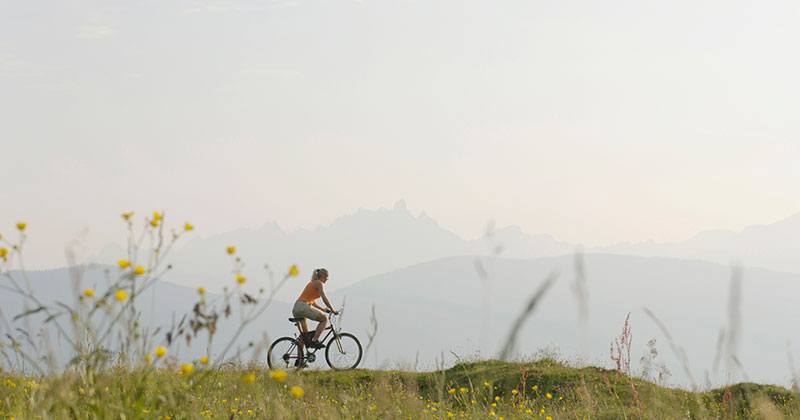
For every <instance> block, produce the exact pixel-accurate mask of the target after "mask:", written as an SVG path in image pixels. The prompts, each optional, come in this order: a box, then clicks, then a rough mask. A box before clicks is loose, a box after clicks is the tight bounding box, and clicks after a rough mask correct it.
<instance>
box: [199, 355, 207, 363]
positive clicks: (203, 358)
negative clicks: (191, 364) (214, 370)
mask: <svg viewBox="0 0 800 420" xmlns="http://www.w3.org/2000/svg"><path fill="white" fill-rule="evenodd" d="M200 364H203V365H207V364H208V356H202V357H200Z"/></svg>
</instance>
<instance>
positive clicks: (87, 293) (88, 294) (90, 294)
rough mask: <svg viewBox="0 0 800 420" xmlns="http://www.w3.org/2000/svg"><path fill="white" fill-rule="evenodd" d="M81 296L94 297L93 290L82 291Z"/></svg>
mask: <svg viewBox="0 0 800 420" xmlns="http://www.w3.org/2000/svg"><path fill="white" fill-rule="evenodd" d="M83 295H84V296H86V297H92V296H94V289H83Z"/></svg>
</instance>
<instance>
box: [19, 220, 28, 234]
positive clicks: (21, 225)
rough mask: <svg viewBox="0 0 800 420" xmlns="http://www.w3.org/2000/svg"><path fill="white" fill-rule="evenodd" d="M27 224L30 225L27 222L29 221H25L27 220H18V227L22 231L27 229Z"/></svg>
mask: <svg viewBox="0 0 800 420" xmlns="http://www.w3.org/2000/svg"><path fill="white" fill-rule="evenodd" d="M26 226H28V224H27V223H25V222H17V229H19V231H20V232H22V231H23V230H25V227H26Z"/></svg>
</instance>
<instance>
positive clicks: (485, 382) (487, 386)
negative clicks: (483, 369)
mask: <svg viewBox="0 0 800 420" xmlns="http://www.w3.org/2000/svg"><path fill="white" fill-rule="evenodd" d="M483 386H484V387H486V388H491V387H492V384H491V382H489V381H484V382H483Z"/></svg>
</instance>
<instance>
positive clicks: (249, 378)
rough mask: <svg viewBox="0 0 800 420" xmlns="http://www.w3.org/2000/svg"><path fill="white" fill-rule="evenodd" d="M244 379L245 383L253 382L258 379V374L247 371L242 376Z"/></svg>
mask: <svg viewBox="0 0 800 420" xmlns="http://www.w3.org/2000/svg"><path fill="white" fill-rule="evenodd" d="M242 381H244V383H246V384H248V385H249V384H252V383H253V382H255V381H256V374H255V373H253V372H250V373H247V374H245V375H244V376H243V377H242Z"/></svg>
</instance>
